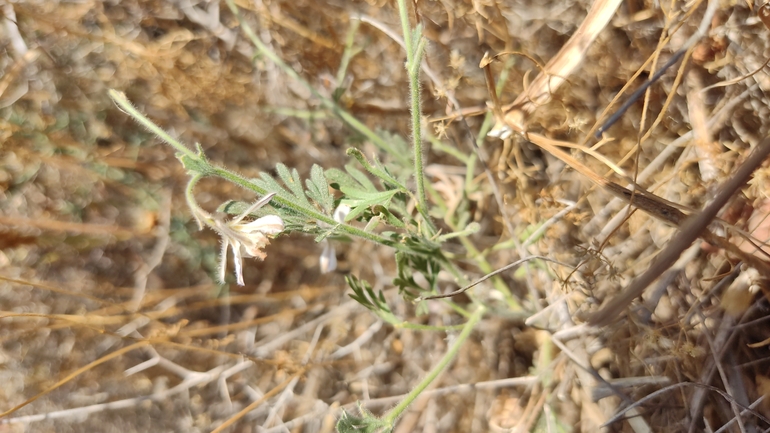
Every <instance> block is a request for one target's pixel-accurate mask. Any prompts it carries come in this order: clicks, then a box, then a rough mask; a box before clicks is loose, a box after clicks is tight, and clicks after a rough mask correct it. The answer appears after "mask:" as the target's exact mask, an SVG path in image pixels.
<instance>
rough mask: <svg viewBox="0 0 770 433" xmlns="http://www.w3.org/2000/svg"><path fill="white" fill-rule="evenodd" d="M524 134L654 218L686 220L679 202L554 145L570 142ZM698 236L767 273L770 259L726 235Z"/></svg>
mask: <svg viewBox="0 0 770 433" xmlns="http://www.w3.org/2000/svg"><path fill="white" fill-rule="evenodd" d="M527 138H529V141H530V142H532V143H533V144H536V145H537V146H539V147H541V148H542V149H543V150H545V151H546V152H549V153H550V154H552V155H553V156H555V157H557V158H559V159H561V160H562V161H563V162H564V163H566V164H567V165H569V166H570V167H572V168H573V169H575V171H577V172H578V173H580V174H582V175H583V176H585V177H587V178H588V179H590V180H591V181H592V182H594V183H595V184H597V185H599V186H600V187H602V188H604V189H605V190H607V191H608V192H610V193H611V194H612V195H614V196H616V197H618V198H619V199H621V200H623V201H624V202H626V203H628V204H630V205H632V206H634V207H636V208H638V209H641V210H643V211H645V212H647V213H648V214H650V215H652V216H654V217H655V218H658V219H659V220H661V221H664V222H666V223H668V224H670V225H672V226H675V227H683V224H684V223H685V221H686V220H687V217H688V215H686V214H685V213H684V212H682V211H681V210H679V209H677V206H678V205H677V204H676V203H671V202H669V201H668V200H666V199H664V198H662V197H659V196H657V195H655V194H653V193H651V192H649V191H647V190H645V189H644V188H642V187H640V186H638V185H636V186H635V187H634V190H633V191H632V190H630V189H628V188H625V187H623V186H621V185H618V184H617V183H615V182H612V181H611V180H609V179H607V178H605V177H603V176H600V175H598V174H596V173H595V172H594V171H593V170H591V169H590V168H588V167H587V166H585V165H584V164H582V163H581V162H579V161H578V160H576V159H575V158H573V157H572V156H570V155H569V154H568V153H566V152H564V151H563V150H561V149H559V147H557V146H565V145H569V146H574V145H572V143H563V142H560V141H556V140H551V139H549V138H546V137H543V136H541V135H536V134H527ZM747 162H748V161H747ZM760 162H761V161H760ZM752 171H753V170H752ZM750 174H751V173H749V175H750ZM629 181H630V180H629ZM630 182H631V181H630ZM632 183H633V182H632ZM710 222H711V220H709V223H710ZM706 225H708V224H706ZM699 237H701V238H703V240H705V241H706V242H708V243H710V244H712V245H714V246H717V247H719V248H722V249H724V250H726V251H728V252H729V253H731V254H733V255H735V256H736V257H737V258H739V259H740V260H742V261H743V262H744V263H746V264H748V265H749V266H752V267H754V268H756V269H757V270H758V271H762V272H763V273H765V274H766V275H770V263H768V262H766V261H764V260H762V259H760V258H758V257H757V256H755V255H753V254H748V253H746V252H745V251H743V250H741V249H740V248H738V247H737V246H735V245H734V244H732V243H731V242H730V241H728V240H727V239H725V238H723V237H721V236H717V235H715V234H714V233H712V232H711V231H709V230H708V229H705V226H704V230H703V232H702V233H700V234H699ZM685 248H686V247H685ZM683 251H684V250H683ZM671 264H673V262H671Z"/></svg>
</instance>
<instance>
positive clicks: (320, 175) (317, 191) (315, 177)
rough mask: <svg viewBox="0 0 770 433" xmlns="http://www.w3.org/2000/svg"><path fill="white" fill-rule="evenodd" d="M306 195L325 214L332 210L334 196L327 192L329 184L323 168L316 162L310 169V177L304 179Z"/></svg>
mask: <svg viewBox="0 0 770 433" xmlns="http://www.w3.org/2000/svg"><path fill="white" fill-rule="evenodd" d="M305 185H306V186H307V196H308V197H310V198H311V199H312V200H313V201H315V202H316V203H317V204H318V205H319V206H320V207H321V208H322V209H323V210H324V212H325V213H326V214H331V213H332V212H334V196H332V195H331V193H330V192H329V184H328V182H327V181H326V176H324V170H323V168H321V167H320V166H319V165H317V164H313V168H311V169H310V179H307V180H306V181H305Z"/></svg>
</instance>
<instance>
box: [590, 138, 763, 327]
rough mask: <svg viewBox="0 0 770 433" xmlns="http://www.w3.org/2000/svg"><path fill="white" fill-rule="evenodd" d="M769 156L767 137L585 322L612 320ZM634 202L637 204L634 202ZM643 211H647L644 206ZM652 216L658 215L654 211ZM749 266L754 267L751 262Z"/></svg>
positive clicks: (679, 252)
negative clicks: (628, 282)
mask: <svg viewBox="0 0 770 433" xmlns="http://www.w3.org/2000/svg"><path fill="white" fill-rule="evenodd" d="M768 156H770V137H769V138H765V139H764V140H762V142H761V143H760V144H759V145H758V146H757V148H756V149H755V150H754V151H753V152H752V153H751V155H749V157H748V158H747V159H746V161H745V162H744V163H743V164H742V165H741V166H740V167H739V168H738V170H736V172H735V174H734V175H733V177H731V178H730V179H728V180H727V181H726V182H725V183H724V184H723V185H722V187H721V188H720V189H719V192H718V193H717V195H716V197H715V198H714V200H713V201H712V202H711V203H709V204H708V205H707V206H706V207H705V208H704V209H703V211H702V212H700V213H698V214H695V215H692V216H691V217H689V218H687V219H686V220H685V221H684V223H683V224H682V225H681V226H680V228H681V229H680V231H679V233H677V235H676V236H674V238H673V239H672V240H671V242H669V244H668V246H667V247H666V248H665V249H664V250H663V251H662V252H661V253H660V254H659V255H658V257H657V258H656V259H655V262H654V263H653V264H652V265H651V266H650V268H649V269H647V271H646V272H644V273H643V274H642V275H641V276H640V277H639V278H637V279H636V280H634V281H633V282H632V283H631V285H630V286H629V287H628V288H627V289H626V290H625V291H623V292H622V293H621V294H619V295H617V296H615V297H614V298H613V299H612V300H611V301H610V302H608V303H607V304H606V305H605V306H604V307H602V309H600V310H599V311H598V312H597V313H595V314H594V315H592V316H591V317H590V318H589V320H588V322H589V323H590V324H592V325H596V326H603V325H608V324H610V323H612V321H613V320H614V319H615V318H616V317H617V316H618V315H619V314H620V313H621V312H622V311H623V310H625V308H626V307H627V306H628V305H629V304H630V303H631V302H632V301H633V300H634V299H635V298H637V297H638V296H639V295H641V294H642V292H644V289H646V288H647V286H648V285H650V283H652V282H653V281H654V280H655V279H656V278H658V276H660V274H661V273H663V272H664V271H665V270H666V269H668V268H669V267H671V265H672V264H673V263H674V262H675V261H676V260H677V259H678V258H679V256H680V255H681V254H682V252H683V251H684V250H685V249H687V248H688V247H689V246H690V244H692V243H693V241H695V239H697V238H698V237H699V236H702V233H703V232H704V230H706V226H708V225H709V224H710V223H711V221H712V220H713V219H714V218H715V217H716V215H717V213H719V211H720V209H722V207H724V205H725V204H727V202H728V201H729V200H730V198H731V197H732V196H733V195H734V194H735V193H736V192H737V191H738V190H739V189H740V188H741V187H742V186H743V185H744V184H745V183H746V182H747V181H748V180H749V177H751V174H752V173H753V172H754V170H756V169H757V168H758V167H759V166H760V165H761V164H762V162H763V161H764V160H765V159H767V157H768ZM618 186H619V185H618ZM621 188H622V187H621ZM624 189H625V188H624ZM634 203H635V204H637V205H638V203H637V202H636V201H635V202H634ZM644 210H645V211H647V209H644ZM677 212H678V210H677ZM655 215H656V216H658V215H657V214H655ZM712 236H713V235H712ZM707 240H708V239H707ZM728 243H729V242H728ZM757 260H759V259H756V260H755V261H757ZM759 261H760V262H762V261H761V260H759ZM762 263H764V265H765V266H763V269H762V270H764V268H765V267H767V263H765V262H762ZM751 265H752V266H753V264H751ZM765 272H766V271H765Z"/></svg>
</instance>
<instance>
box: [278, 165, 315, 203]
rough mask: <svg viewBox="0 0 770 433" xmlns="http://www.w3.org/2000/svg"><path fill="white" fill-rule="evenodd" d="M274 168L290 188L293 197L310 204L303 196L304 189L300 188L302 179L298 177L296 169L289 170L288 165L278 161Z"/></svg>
mask: <svg viewBox="0 0 770 433" xmlns="http://www.w3.org/2000/svg"><path fill="white" fill-rule="evenodd" d="M275 169H276V171H278V176H280V177H281V180H282V181H283V183H284V184H285V185H286V186H287V187H289V189H290V190H291V192H292V194H293V195H294V199H296V200H299V201H300V202H301V204H304V205H305V206H310V202H309V201H308V199H307V197H306V196H305V191H304V190H303V189H302V180H301V179H300V178H299V173H298V172H297V169H296V168H295V169H293V170H291V171H289V169H288V167H286V165H284V164H281V163H278V165H276V166H275Z"/></svg>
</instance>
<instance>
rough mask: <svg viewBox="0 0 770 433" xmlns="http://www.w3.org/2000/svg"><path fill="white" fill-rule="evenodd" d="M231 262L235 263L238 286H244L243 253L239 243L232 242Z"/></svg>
mask: <svg viewBox="0 0 770 433" xmlns="http://www.w3.org/2000/svg"><path fill="white" fill-rule="evenodd" d="M233 264H234V265H235V279H236V281H238V285H239V286H245V285H246V284H245V283H244V282H243V255H241V246H240V244H233Z"/></svg>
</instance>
